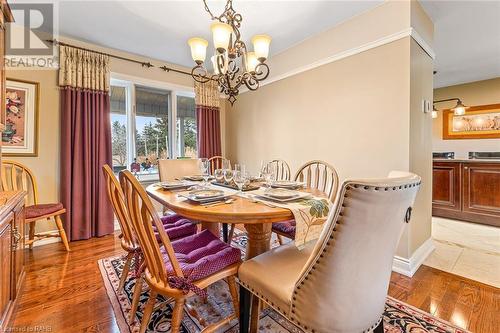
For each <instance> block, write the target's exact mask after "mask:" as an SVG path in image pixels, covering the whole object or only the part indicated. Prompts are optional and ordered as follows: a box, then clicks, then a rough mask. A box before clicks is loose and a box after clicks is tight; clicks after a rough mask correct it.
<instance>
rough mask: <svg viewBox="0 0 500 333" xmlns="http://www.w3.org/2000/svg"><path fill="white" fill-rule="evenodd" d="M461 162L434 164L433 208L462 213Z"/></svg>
mask: <svg viewBox="0 0 500 333" xmlns="http://www.w3.org/2000/svg"><path fill="white" fill-rule="evenodd" d="M460 173H461V163H460V162H434V164H433V170H432V208H433V212H434V210H435V209H437V210H438V211H441V210H443V209H444V210H453V211H460V210H461V209H462V196H461V191H460V187H461V184H460V178H461V177H460Z"/></svg>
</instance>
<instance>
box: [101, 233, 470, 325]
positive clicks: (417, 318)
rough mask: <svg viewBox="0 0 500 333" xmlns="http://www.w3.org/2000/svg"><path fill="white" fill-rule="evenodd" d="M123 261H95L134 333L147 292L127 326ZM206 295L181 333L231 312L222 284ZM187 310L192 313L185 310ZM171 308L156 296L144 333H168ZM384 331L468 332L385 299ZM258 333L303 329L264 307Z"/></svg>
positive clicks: (239, 242) (241, 243) (128, 288)
mask: <svg viewBox="0 0 500 333" xmlns="http://www.w3.org/2000/svg"><path fill="white" fill-rule="evenodd" d="M246 242H247V237H246V235H245V234H244V233H243V232H237V233H236V235H235V237H234V238H233V245H234V246H236V247H238V248H240V249H244V248H245V246H246ZM276 245H278V244H277V242H276V240H275V239H273V246H276ZM124 262H125V259H124V257H123V256H118V257H110V258H105V259H101V260H99V261H98V265H99V268H100V271H101V274H102V278H103V281H104V286H105V288H106V292H107V294H108V296H109V299H110V302H111V304H112V306H113V311H114V313H115V317H116V321H117V324H118V327H119V328H120V332H121V333H136V332H138V331H139V326H140V321H141V319H142V311H143V307H144V304H145V303H146V301H147V298H148V294H149V290H148V287H147V286H146V284H145V286H144V287H143V290H142V295H141V298H140V304H139V309H138V311H137V314H136V319H135V321H134V322H132V323H131V324H129V323H128V317H129V312H130V305H131V302H132V292H133V289H134V285H135V279H132V278H130V279H128V280H127V282H126V283H125V290H120V291H118V290H117V289H118V284H119V277H120V276H121V272H122V269H123V265H124ZM131 274H132V273H131ZM130 277H131V276H130ZM208 295H209V296H208V300H207V301H204V300H202V299H201V298H199V297H197V296H192V297H190V298H189V299H188V300H187V302H186V303H187V304H188V305H189V306H187V307H186V308H185V309H184V317H183V320H182V325H181V332H182V333H197V332H200V331H201V330H202V329H203V327H205V326H206V325H207V324H210V323H214V322H217V321H219V320H220V319H221V318H225V317H227V316H229V315H230V314H231V313H232V312H233V305H232V302H231V296H230V294H229V290H228V288H227V284H226V282H225V281H219V282H217V283H215V284H213V285H212V286H210V287H209V288H208ZM188 308H189V309H191V310H188ZM172 309H173V304H172V303H170V302H169V301H167V300H166V298H164V297H163V296H158V298H157V303H156V306H155V309H154V311H153V315H152V316H151V321H150V323H149V326H148V331H147V332H148V333H151V332H161V333H168V332H170V320H171V316H172ZM384 328H385V332H386V333H420V332H432V333H466V332H467V331H465V330H462V329H460V328H457V327H455V326H453V325H451V324H450V323H447V322H445V321H442V320H440V319H438V318H436V317H433V316H431V315H430V314H428V313H426V312H423V311H421V310H419V309H417V308H414V307H412V306H410V305H408V304H405V303H402V302H400V301H398V300H396V299H394V298H391V297H388V298H387V301H386V306H385V312H384ZM238 331H239V329H238V321H237V320H233V321H232V322H231V323H229V324H228V325H226V326H225V327H223V328H221V329H220V330H219V332H221V333H222V332H223V333H237V332H238ZM259 332H262V333H271V332H272V333H302V330H301V329H299V328H298V327H297V326H295V325H293V324H292V323H290V322H289V321H288V320H286V319H285V318H283V317H282V316H281V315H279V314H278V313H277V312H275V311H274V310H272V309H271V308H266V309H264V310H262V311H261V313H260V321H259Z"/></svg>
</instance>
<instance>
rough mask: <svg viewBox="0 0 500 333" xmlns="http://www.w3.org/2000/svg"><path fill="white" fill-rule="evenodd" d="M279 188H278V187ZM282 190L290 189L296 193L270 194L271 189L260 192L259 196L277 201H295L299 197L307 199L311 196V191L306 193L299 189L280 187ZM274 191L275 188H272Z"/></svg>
mask: <svg viewBox="0 0 500 333" xmlns="http://www.w3.org/2000/svg"><path fill="white" fill-rule="evenodd" d="M276 190H278V189H276ZM280 190H281V191H288V192H293V193H295V195H294V196H290V195H288V196H287V195H283V196H281V197H280V196H276V195H272V194H271V195H270V193H269V191H266V192H263V193H259V194H258V195H257V196H258V197H261V198H262V199H266V200H271V201H275V202H289V201H295V200H299V199H305V198H308V197H310V196H311V194H310V193H306V192H299V191H290V190H283V189H280ZM271 191H273V190H271Z"/></svg>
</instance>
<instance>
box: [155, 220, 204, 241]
mask: <svg viewBox="0 0 500 333" xmlns="http://www.w3.org/2000/svg"><path fill="white" fill-rule="evenodd" d="M161 221H162V223H163V228H164V229H165V231H166V232H167V235H168V237H169V238H170V240H171V241H174V240H177V239H180V238H183V237H186V236H190V235H193V234H195V233H196V224H194V223H192V222H191V220H188V219H186V218H184V217H182V216H180V215H177V214H174V215H167V216H163V217H162V218H161ZM153 230H154V231H155V235H156V239H157V240H158V241H160V235H159V234H158V232H157V229H156V226H154V225H153Z"/></svg>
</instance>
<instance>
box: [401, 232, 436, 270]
mask: <svg viewBox="0 0 500 333" xmlns="http://www.w3.org/2000/svg"><path fill="white" fill-rule="evenodd" d="M434 249H435V246H434V243H433V241H432V238H429V239H427V240H426V241H425V242H424V243H423V244H422V245H420V247H419V248H418V249H417V250H416V251H415V252H414V253H413V255H412V256H411V257H410V258H409V259H408V258H403V257H400V256H394V261H393V263H392V270H393V271H394V272H397V273H400V274H403V275H406V276H409V277H412V276H413V274H415V272H416V271H417V270H418V268H419V267H420V266H421V265H422V264H423V262H424V261H425V259H427V257H428V256H429V255H430V254H431V253H432V251H434Z"/></svg>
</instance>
